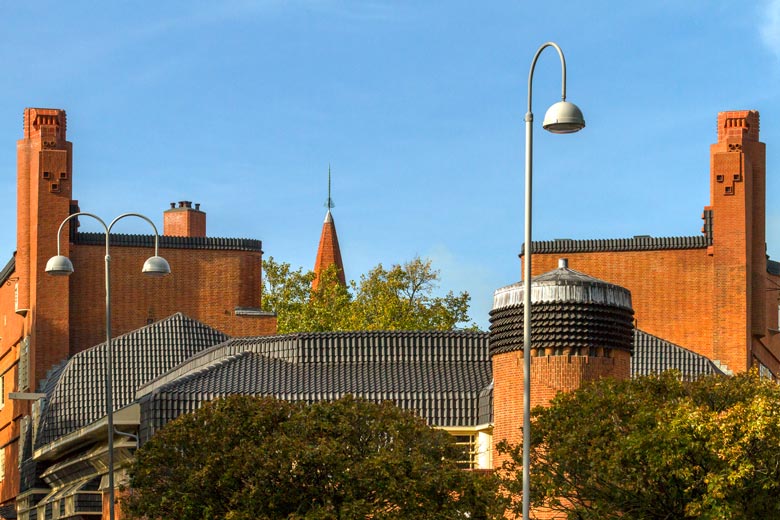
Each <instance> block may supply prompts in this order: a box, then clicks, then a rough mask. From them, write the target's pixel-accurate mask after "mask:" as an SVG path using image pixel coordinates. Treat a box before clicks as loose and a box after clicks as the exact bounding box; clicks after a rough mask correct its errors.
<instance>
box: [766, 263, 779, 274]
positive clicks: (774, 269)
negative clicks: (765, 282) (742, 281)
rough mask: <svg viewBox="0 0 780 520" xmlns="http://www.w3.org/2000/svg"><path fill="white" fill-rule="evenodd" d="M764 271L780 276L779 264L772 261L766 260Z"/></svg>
mask: <svg viewBox="0 0 780 520" xmlns="http://www.w3.org/2000/svg"><path fill="white" fill-rule="evenodd" d="M766 270H767V272H768V273H769V274H773V275H775V276H780V262H775V261H774V260H769V259H767V261H766Z"/></svg>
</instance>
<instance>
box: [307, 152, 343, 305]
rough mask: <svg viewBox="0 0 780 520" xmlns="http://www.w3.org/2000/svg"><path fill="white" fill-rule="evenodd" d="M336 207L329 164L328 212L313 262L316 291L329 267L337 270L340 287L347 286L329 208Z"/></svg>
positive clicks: (313, 283)
mask: <svg viewBox="0 0 780 520" xmlns="http://www.w3.org/2000/svg"><path fill="white" fill-rule="evenodd" d="M335 206H336V205H335V204H334V203H333V199H332V198H331V196H330V164H328V200H327V201H325V207H326V208H328V212H327V213H326V214H325V222H324V223H323V224H322V234H321V235H320V246H319V248H318V249H317V260H315V262H314V274H316V275H317V277H316V278H315V279H314V281H313V282H312V284H311V286H312V288H313V289H315V290H316V289H317V286H318V285H319V281H320V273H322V272H323V271H325V269H327V268H328V267H330V266H331V265H335V266H336V267H337V268H338V280H339V283H341V284H342V285H347V281H346V277H345V276H344V263H343V262H342V261H341V249H340V248H339V237H338V235H337V234H336V223H335V222H334V221H333V215H332V214H331V212H330V210H331V208H334V207H335Z"/></svg>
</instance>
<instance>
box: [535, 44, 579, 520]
mask: <svg viewBox="0 0 780 520" xmlns="http://www.w3.org/2000/svg"><path fill="white" fill-rule="evenodd" d="M547 47H552V48H554V49H555V50H556V51H558V56H560V58H561V75H562V80H561V101H559V102H557V103H555V104H554V105H552V106H551V107H550V108H549V109H548V110H547V113H546V114H545V115H544V121H542V128H544V129H545V130H547V131H548V132H552V133H554V134H571V133H574V132H577V131H579V130H582V129H583V128H585V119H584V118H583V117H582V112H581V111H580V109H579V108H577V105H574V104H573V103H569V102H568V101H566V60H565V59H564V57H563V51H561V48H560V47H558V45H557V44H555V43H553V42H547V43H545V44H543V45H542V46H541V47H539V49H538V50H537V51H536V54H535V55H534V59H533V61H532V62H531V71H530V72H529V73H528V112H527V113H526V114H525V247H524V258H523V520H528V518H529V504H530V497H531V481H530V478H531V472H530V466H531V199H532V196H531V195H532V191H531V188H532V172H533V121H534V115H533V112H532V111H531V93H532V83H533V78H534V68H535V67H536V60H538V59H539V55H540V54H541V53H542V51H543V50H544V49H546V48H547Z"/></svg>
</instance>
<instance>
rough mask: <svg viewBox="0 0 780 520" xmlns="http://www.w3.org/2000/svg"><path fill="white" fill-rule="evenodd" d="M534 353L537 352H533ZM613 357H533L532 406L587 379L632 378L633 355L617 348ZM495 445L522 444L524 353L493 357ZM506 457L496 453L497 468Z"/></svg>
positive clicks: (516, 352) (494, 457)
mask: <svg viewBox="0 0 780 520" xmlns="http://www.w3.org/2000/svg"><path fill="white" fill-rule="evenodd" d="M532 354H533V352H532ZM610 354H611V356H610V357H592V356H568V355H563V356H540V357H532V358H531V408H532V409H533V408H534V407H536V406H546V405H547V404H549V402H550V400H551V399H552V398H553V397H555V396H556V395H557V394H558V392H569V391H572V390H575V389H577V388H579V387H580V386H582V384H583V383H585V382H586V381H594V380H597V379H600V378H602V377H614V378H617V379H628V377H630V375H631V367H630V362H631V356H630V354H629V353H628V352H627V351H623V350H613V351H611V352H610ZM492 361H493V417H494V421H493V445H494V446H495V445H496V444H497V443H498V442H500V441H502V440H504V439H506V440H508V441H509V442H512V443H515V444H520V443H522V440H523V437H522V430H521V426H522V424H523V352H522V351H515V352H507V353H503V354H496V355H495V356H493V359H492ZM502 461H503V459H502V458H501V457H500V456H499V455H498V453H497V452H495V451H494V453H493V465H494V467H500V465H501V463H502Z"/></svg>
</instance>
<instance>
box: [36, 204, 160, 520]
mask: <svg viewBox="0 0 780 520" xmlns="http://www.w3.org/2000/svg"><path fill="white" fill-rule="evenodd" d="M76 217H92V218H94V219H95V220H97V221H98V222H100V224H101V225H102V226H103V230H104V231H105V234H106V258H105V261H106V263H105V275H106V356H105V369H106V386H105V394H106V416H107V423H108V497H109V506H108V507H109V509H108V517H109V520H114V518H115V514H114V501H115V499H114V399H113V384H114V381H113V379H114V378H113V374H114V372H113V371H114V351H113V346H112V344H111V339H112V338H111V255H110V254H109V253H110V249H109V248H110V244H109V238H110V235H111V229H112V228H113V227H114V224H116V223H117V222H118V221H120V220H121V219H123V218H125V217H138V218H141V219H143V220H145V221H146V222H148V223H149V224H150V225H151V226H152V229H154V256H152V257H150V258H149V259H147V260H146V262H144V265H143V267H142V268H141V272H142V273H143V274H145V275H147V276H156V277H160V276H165V275H167V274H170V272H171V266H170V265H168V262H167V261H166V260H165V259H164V258H162V257H161V256H158V254H157V253H158V247H159V242H160V236H159V233H158V232H157V227H156V226H155V225H154V222H152V221H151V220H150V219H149V218H147V217H145V216H143V215H141V214H139V213H124V214H122V215H119V216H118V217H117V218H115V219H114V220H113V221H111V224H109V225H106V223H105V222H104V221H103V219H101V218H100V217H98V216H97V215H93V214H92V213H85V212H80V213H74V214H73V215H70V216H68V217H67V218H66V219H65V220H63V221H62V223H61V224H60V228H59V230H58V231H57V256H53V257H51V258H50V259H49V261H48V262H47V263H46V272H47V273H48V274H50V275H53V276H68V275H70V274H72V273H73V263H72V262H71V261H70V259H69V258H68V257H67V256H63V255H62V254H60V237H61V235H62V228H63V227H65V224H66V223H67V222H68V221H69V220H71V219H73V218H76Z"/></svg>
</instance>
